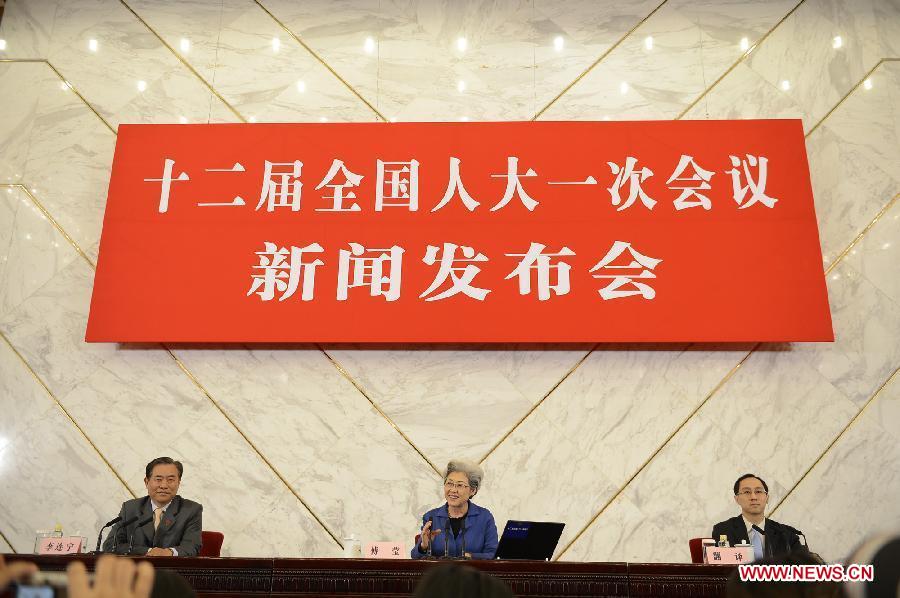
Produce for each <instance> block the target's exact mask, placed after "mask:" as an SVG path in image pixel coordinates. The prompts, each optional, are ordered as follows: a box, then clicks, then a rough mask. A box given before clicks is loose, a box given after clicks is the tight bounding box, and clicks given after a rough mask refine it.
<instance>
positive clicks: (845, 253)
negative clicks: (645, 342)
mask: <svg viewBox="0 0 900 598" xmlns="http://www.w3.org/2000/svg"><path fill="white" fill-rule="evenodd" d="M898 198H900V193H898V194H897V195H895V196H894V197H893V199H891V200H890V201H889V202H888V203H887V205H886V206H885V207H884V208H882V209H881V210H879V212H878V214H877V215H876V216H875V218H873V219H872V221H871V222H869V224H867V225H866V227H865V228H864V229H863V231H862V232H861V233H860V234H859V235H857V236H856V238H855V239H853V241H851V242H850V244H849V245H848V246H847V248H846V249H844V251H842V252H841V253H840V255H839V256H838V257H837V258H836V259H835V260H834V262H833V263H832V264H831V266H830V267H829V268H828V270H827V271H826V272H825V273H824V275H825V276H827V274H828V272H830V271H831V270H832V269H834V267H835V266H836V265H837V264H838V263H840V262H841V261H842V260H843V259H844V257H845V256H846V255H847V254H848V253H849V252H850V250H851V249H852V247H853V246H854V245H856V244H857V243H858V242H859V241H860V240H861V239H862V238H863V237H864V236H865V235H866V234H868V232H869V231H870V230H871V229H872V227H873V226H874V225H875V223H876V222H878V220H879V219H880V218H881V217H882V216H884V214H885V213H887V211H888V210H889V209H890V208H891V207H892V206H893V205H894V204H895V203H896V202H897V199H898ZM761 345H762V343H757V344H756V345H755V346H754V347H753V348H752V349H751V350H750V351H749V352H748V353H747V355H745V356H744V358H743V359H741V361H740V363H738V365H737V366H735V368H734V369H732V370H731V371H730V372H728V374H727V375H726V376H725V378H723V379H722V380H721V381H720V382H719V384H718V385H716V387H715V388H714V389H713V390H712V392H711V393H710V394H709V395H708V396H707V397H706V398H705V399H704V400H703V402H702V403H700V405H698V406H697V408H696V409H694V411H693V412H691V414H690V415H689V416H688V417H687V419H685V420H684V421H683V422H682V423H681V425H680V426H678V428H676V430H675V431H674V432H672V434H670V435H669V437H668V438H667V439H666V440H665V441H664V442H663V444H662V445H660V447H659V448H658V449H657V450H656V451H655V452H654V453H653V454H652V455H650V457H649V458H648V459H647V460H646V461H644V463H643V464H642V465H641V466H640V468H639V469H638V470H637V471H636V472H635V473H634V475H632V476H631V477H630V478H628V480H627V481H626V482H625V484H624V485H623V486H622V487H621V488H619V490H618V491H617V492H616V493H615V494H614V495H613V497H612V498H610V499H609V500H608V501H606V503H605V504H604V505H603V506H602V507H601V508H600V510H599V511H598V512H597V514H596V515H594V516H593V517H592V518H591V519H590V521H588V523H587V525H585V526H584V527H583V528H582V529H581V530H580V531H579V532H578V534H576V535H575V537H574V538H573V539H572V540H571V541H570V542H569V543H568V544H566V546H565V547H564V548H563V550H562V551H561V552H560V553H559V555H557V556H556V557H555V558H554V560H559V559H560V558H562V556H563V554H565V553H566V551H568V550H569V548H571V547H572V545H573V544H574V543H575V541H576V540H578V539H579V538H580V537H581V536H582V534H584V533H585V532H586V531H587V530H588V529H589V528H590V527H591V526H592V525H593V524H594V522H595V521H596V520H597V519H598V518H599V517H600V515H602V514H603V512H604V511H605V510H606V509H607V508H608V507H609V506H610V505H611V504H612V503H613V501H615V499H616V498H617V497H618V496H619V495H620V494H622V492H623V491H624V490H625V488H626V487H628V485H630V484H631V482H632V481H634V479H635V478H636V477H637V476H638V474H639V473H640V472H641V471H642V470H643V469H644V468H646V467H647V466H648V465H649V464H650V462H651V461H652V460H653V459H654V458H655V457H656V455H657V454H659V452H660V451H661V450H662V449H663V448H664V447H665V446H666V445H667V444H668V443H669V442H670V441H671V440H672V438H674V437H675V435H676V434H677V433H678V432H679V431H680V430H681V429H682V428H684V426H685V425H686V424H687V423H688V421H690V419H691V418H693V417H694V415H696V413H697V412H698V411H699V410H700V408H701V407H703V405H705V404H706V403H707V402H708V401H709V400H710V399H712V397H713V396H714V395H715V394H716V393H717V392H718V391H719V390H720V389H721V388H722V387H723V386H724V385H725V383H726V382H727V381H728V380H729V379H730V378H731V377H732V376H734V374H735V373H736V372H737V369H738V368H739V367H740V366H741V364H743V363H744V362H745V361H746V360H747V359H749V358H750V355H752V354H753V353H754V352H755V351H756V350H757V349H758V348H759V347H760V346H761ZM894 374H896V371H895V372H894ZM891 377H893V374H892V375H891ZM885 384H886V383H885ZM883 387H884V385H882V388H883ZM879 391H880V389H879ZM876 394H877V392H876ZM858 415H859V414H857V416H858ZM854 419H856V418H854ZM851 423H852V420H851ZM848 425H849V424H848ZM835 442H836V439H835ZM833 444H834V443H832V445H833ZM830 447H831V445H829V448H830ZM826 452H827V449H826ZM823 456H824V453H823V454H822V455H821V456H820V457H819V459H821V458H822V457H823ZM819 459H817V461H818V460H819ZM814 465H815V463H814V464H813V466H814ZM807 473H808V472H807ZM805 475H806V474H804V476H805ZM801 479H802V478H801ZM798 483H799V482H798ZM795 487H796V485H795ZM791 491H793V489H792V490H791ZM788 494H790V492H789V493H788ZM785 498H787V495H785ZM782 501H783V500H782ZM780 504H781V503H779V505H780ZM773 512H774V509H773Z"/></svg>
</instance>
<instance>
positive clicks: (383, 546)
mask: <svg viewBox="0 0 900 598" xmlns="http://www.w3.org/2000/svg"><path fill="white" fill-rule="evenodd" d="M408 554H409V553H408V552H407V550H406V545H405V544H404V543H403V542H370V543H368V544H366V549H365V550H364V551H363V554H362V556H363V558H367V559H405V558H406V557H407V555H408Z"/></svg>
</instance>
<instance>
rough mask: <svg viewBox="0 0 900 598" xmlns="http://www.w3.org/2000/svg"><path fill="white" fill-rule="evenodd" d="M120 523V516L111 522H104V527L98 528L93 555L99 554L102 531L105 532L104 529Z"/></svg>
mask: <svg viewBox="0 0 900 598" xmlns="http://www.w3.org/2000/svg"><path fill="white" fill-rule="evenodd" d="M120 521H122V517H121V516H119V517H116V518H115V519H113V520H111V521H107V522H106V525H104V526H103V527H101V528H100V533H99V534H97V548H95V549H94V553H95V554H99V553H100V542H101V541H102V540H103V530H105V529H106V528H108V527H109V526H110V525H115V524H117V523H118V522H120Z"/></svg>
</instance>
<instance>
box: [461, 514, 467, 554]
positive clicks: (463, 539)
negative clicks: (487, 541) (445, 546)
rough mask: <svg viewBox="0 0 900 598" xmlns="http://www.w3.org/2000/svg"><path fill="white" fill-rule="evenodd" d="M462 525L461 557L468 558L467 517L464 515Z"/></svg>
mask: <svg viewBox="0 0 900 598" xmlns="http://www.w3.org/2000/svg"><path fill="white" fill-rule="evenodd" d="M460 525H461V527H460V528H459V541H460V543H461V544H462V547H461V548H460V549H459V557H460V558H461V559H468V558H469V557H467V556H466V519H465V517H463V520H462V521H461V522H460Z"/></svg>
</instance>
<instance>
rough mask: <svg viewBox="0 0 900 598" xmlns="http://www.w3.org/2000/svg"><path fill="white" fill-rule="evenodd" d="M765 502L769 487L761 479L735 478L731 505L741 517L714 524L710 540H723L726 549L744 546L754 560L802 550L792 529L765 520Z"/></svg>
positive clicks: (744, 476) (746, 476)
mask: <svg viewBox="0 0 900 598" xmlns="http://www.w3.org/2000/svg"><path fill="white" fill-rule="evenodd" d="M768 501H769V486H768V485H767V484H766V482H765V481H764V480H763V479H762V478H761V477H759V476H758V475H756V474H752V473H747V474H744V475H742V476H741V477H739V478H738V479H737V481H736V482H735V483H734V502H736V503H737V504H738V505H739V506H740V507H741V514H740V515H738V516H737V517H732V518H731V519H726V520H725V521H720V522H719V523H717V524H715V525H714V526H713V530H712V539H713V540H715V541H716V542H718V541H719V538H720V537H721V536H726V537H727V538H728V544H729V545H730V546H734V545H735V544H741V543H743V542H746V543H748V544H750V545H752V546H753V554H754V560H759V559H761V558H764V557H771V556H778V555H782V554H787V553H788V552H790V551H792V550H793V549H795V548H797V547H798V546H802V544H800V537H799V536H798V535H797V534H796V533H795V531H794V530H793V529H792V528H790V527H789V526H785V525H783V524H781V523H778V522H777V521H774V520H772V519H768V518H766V515H765V511H766V503H767V502H768ZM754 526H755V527H757V528H759V530H762V533H760V532H759V531H757V530H755V529H753V528H754Z"/></svg>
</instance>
